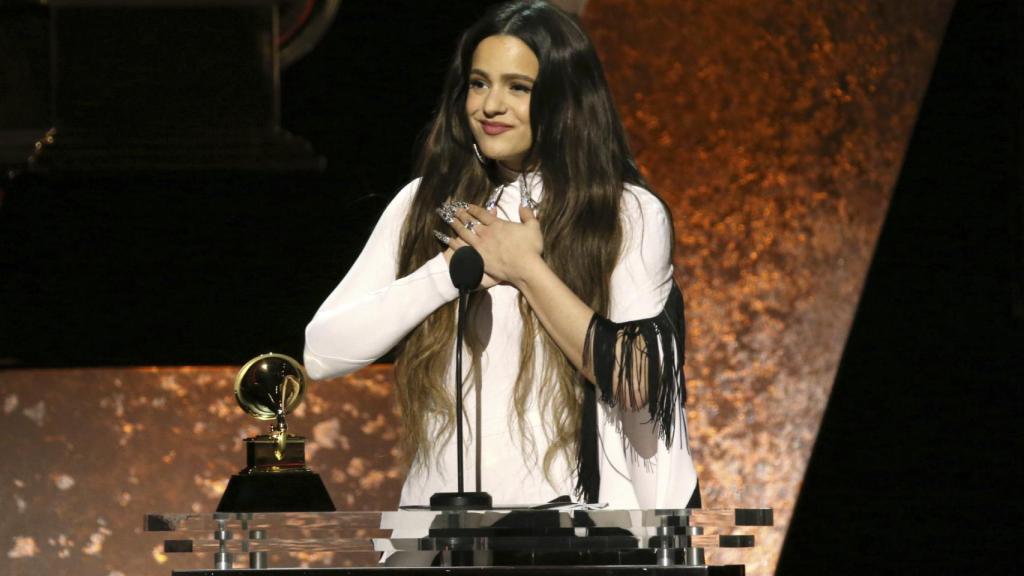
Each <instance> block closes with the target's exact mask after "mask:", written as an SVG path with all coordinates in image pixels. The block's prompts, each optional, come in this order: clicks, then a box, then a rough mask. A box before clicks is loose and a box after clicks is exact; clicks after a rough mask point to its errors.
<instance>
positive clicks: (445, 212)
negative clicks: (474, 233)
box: [436, 204, 455, 224]
mask: <svg viewBox="0 0 1024 576" xmlns="http://www.w3.org/2000/svg"><path fill="white" fill-rule="evenodd" d="M436 212H437V215H438V216H440V217H441V220H444V223H445V224H451V223H452V222H454V221H455V211H454V210H452V207H451V205H450V204H445V205H443V206H441V207H440V208H438V209H437V210H436Z"/></svg>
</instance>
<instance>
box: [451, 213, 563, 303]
mask: <svg viewBox="0 0 1024 576" xmlns="http://www.w3.org/2000/svg"><path fill="white" fill-rule="evenodd" d="M519 218H520V219H521V220H522V223H516V222H509V221H507V220H502V219H500V218H498V217H497V216H496V215H495V214H493V213H491V212H489V211H487V210H484V209H483V208H481V207H480V206H476V205H474V204H470V205H469V206H468V207H467V208H466V209H464V210H459V211H458V212H456V213H455V220H454V221H452V223H451V226H452V229H453V230H455V233H456V234H458V235H459V240H461V241H462V242H464V243H465V244H468V245H470V246H472V247H473V248H476V250H477V252H479V253H480V256H481V257H482V258H483V260H484V271H485V272H486V273H487V274H488V275H490V276H491V277H493V278H494V279H495V280H498V281H501V282H508V283H510V284H513V285H516V286H517V287H518V285H519V282H521V281H522V280H523V278H525V277H526V276H527V275H528V273H529V271H530V270H531V268H532V267H535V266H537V265H538V264H542V263H543V260H542V259H541V255H542V253H543V250H544V238H543V236H542V235H541V232H540V222H539V221H538V220H537V217H536V216H535V215H534V214H533V210H532V209H531V208H527V207H525V206H524V207H520V208H519ZM454 243H455V240H453V241H452V244H451V246H454Z"/></svg>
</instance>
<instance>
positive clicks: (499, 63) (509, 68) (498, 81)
mask: <svg viewBox="0 0 1024 576" xmlns="http://www.w3.org/2000/svg"><path fill="white" fill-rule="evenodd" d="M539 69H540V63H539V62H538V61H537V55H536V54H534V53H533V51H532V50H530V47H529V46H527V45H526V44H524V43H523V41H522V40H520V39H518V38H516V37H515V36H505V35H501V36H488V37H487V38H484V39H483V40H482V41H481V42H480V43H479V44H477V47H476V50H475V51H474V52H473V64H472V69H471V71H470V73H469V92H468V94H467V95H466V116H467V117H468V118H469V126H470V129H471V130H472V131H473V137H474V138H475V139H476V143H477V146H478V147H479V148H480V152H481V153H482V154H483V155H484V156H486V157H488V158H491V159H493V160H497V161H498V162H500V163H501V164H502V165H504V166H505V167H507V168H511V169H513V170H523V169H524V168H525V167H524V166H523V160H524V159H525V158H526V153H527V152H528V151H529V150H530V145H531V144H532V143H533V134H532V133H531V131H530V92H531V91H532V90H533V82H534V80H536V78H537V72H538V71H539Z"/></svg>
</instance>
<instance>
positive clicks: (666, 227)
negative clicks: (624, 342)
mask: <svg viewBox="0 0 1024 576" xmlns="http://www.w3.org/2000/svg"><path fill="white" fill-rule="evenodd" d="M621 214H622V254H621V255H620V256H619V262H618V263H617V264H616V265H615V269H614V270H613V271H612V277H611V302H610V303H609V307H608V319H609V320H611V321H612V322H628V321H630V320H641V319H644V318H650V317H652V316H656V315H658V314H660V313H661V311H662V310H663V309H664V308H665V302H666V301H667V300H668V295H669V292H671V291H672V245H671V243H672V227H671V223H670V221H669V217H668V213H667V212H666V209H665V207H664V205H662V203H661V202H660V201H659V200H658V199H657V198H655V196H654V195H653V194H651V193H650V192H648V191H646V190H644V189H642V188H636V187H632V186H630V187H627V188H626V191H625V192H624V193H623V195H622V212H621Z"/></svg>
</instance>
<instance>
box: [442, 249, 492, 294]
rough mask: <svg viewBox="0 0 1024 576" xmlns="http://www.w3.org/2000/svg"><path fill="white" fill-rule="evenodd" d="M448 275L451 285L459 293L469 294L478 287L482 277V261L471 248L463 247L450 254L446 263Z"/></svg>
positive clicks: (478, 254) (477, 253)
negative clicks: (450, 278) (449, 259)
mask: <svg viewBox="0 0 1024 576" xmlns="http://www.w3.org/2000/svg"><path fill="white" fill-rule="evenodd" d="M448 273H449V274H450V275H451V277H452V284H454V285H455V287H456V288H458V289H459V292H469V291H470V290H472V289H474V288H476V287H477V286H479V285H480V280H482V279H483V277H484V259H483V258H482V257H480V253H479V252H477V251H476V248H473V247H472V246H463V247H462V248H459V249H458V250H456V251H455V253H454V254H452V259H451V262H449V263H448Z"/></svg>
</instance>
